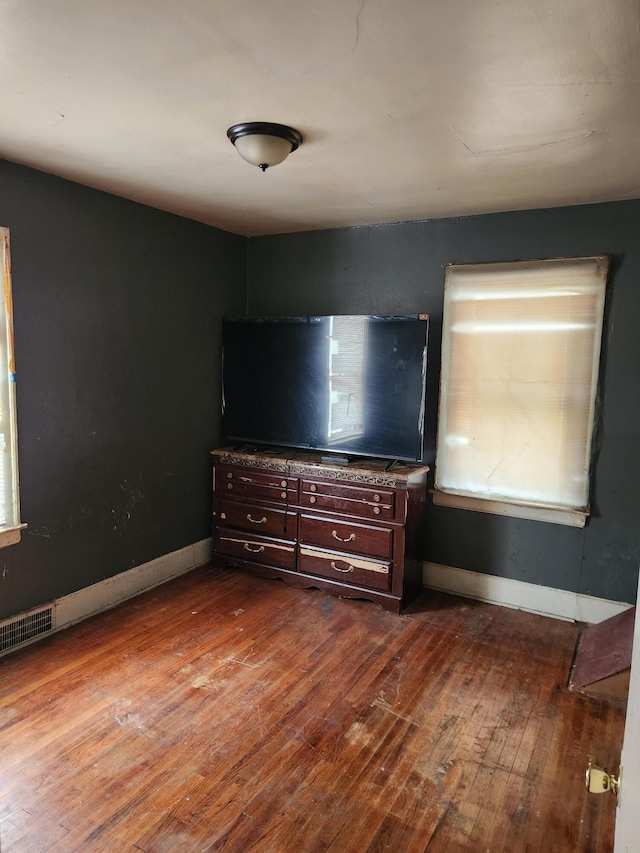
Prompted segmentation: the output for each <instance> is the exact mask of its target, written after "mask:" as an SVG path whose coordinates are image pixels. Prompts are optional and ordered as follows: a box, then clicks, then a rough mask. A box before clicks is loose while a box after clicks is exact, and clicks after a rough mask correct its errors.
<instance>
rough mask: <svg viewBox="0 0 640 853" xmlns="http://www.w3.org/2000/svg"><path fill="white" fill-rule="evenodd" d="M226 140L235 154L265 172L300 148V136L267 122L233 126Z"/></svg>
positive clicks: (291, 129) (283, 127)
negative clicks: (232, 146) (232, 145)
mask: <svg viewBox="0 0 640 853" xmlns="http://www.w3.org/2000/svg"><path fill="white" fill-rule="evenodd" d="M227 136H228V137H229V139H230V140H231V141H232V142H233V144H234V145H235V147H236V148H237V150H238V154H239V155H240V156H241V157H242V158H243V159H245V160H246V161H247V163H251V164H252V165H253V166H259V167H260V168H261V169H262V171H263V172H264V171H265V170H266V169H268V168H269V166H277V165H278V163H282V161H283V160H286V158H287V157H288V156H289V154H291V152H292V151H295V150H296V148H298V146H299V145H302V134H301V133H299V132H298V131H297V130H294V129H293V128H292V127H287V126H286V124H273V123H272V122H270V121H248V122H245V123H244V124H234V125H233V126H232V127H230V128H229V130H228V131H227Z"/></svg>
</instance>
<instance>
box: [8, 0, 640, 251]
mask: <svg viewBox="0 0 640 853" xmlns="http://www.w3.org/2000/svg"><path fill="white" fill-rule="evenodd" d="M0 73H1V78H0V79H1V81H2V82H1V86H2V89H1V96H0V157H3V158H5V159H7V160H13V161H16V162H18V163H24V164H27V165H29V166H34V167H35V168H38V169H42V170H44V171H46V172H51V173H53V174H56V175H60V176H63V177H66V178H70V179H72V180H74V181H79V182H80V183H83V184H87V185H89V186H92V187H98V188H100V189H103V190H107V191H109V192H112V193H116V194H117V195H121V196H125V197H127V198H131V199H134V200H136V201H141V202H144V203H146V204H150V205H153V206H155V207H159V208H162V209H164V210H169V211H173V212H175V213H179V214H182V215H184V216H187V217H190V218H192V219H196V220H200V221H202V222H206V223H209V224H211V225H215V226H218V227H220V228H224V229H226V230H228V231H233V232H236V233H239V234H245V235H256V234H270V233H277V232H287V231H301V230H309V229H318V228H327V227H334V226H345V225H360V224H365V223H379V222H394V221H402V220H413V219H429V218H433V217H442V216H457V215H465V214H473V213H483V212H488V211H500V210H513V209H523V208H532V207H549V206H555V205H568V204H578V203H583V202H594V201H595V202H597V201H605V200H613V199H623V198H637V197H640V157H639V156H638V138H639V134H640V4H639V3H638V2H637V0H315V2H311V0H48V2H47V0H0ZM241 121H274V122H280V123H283V124H289V125H292V126H293V127H295V128H297V129H298V130H299V131H301V133H302V134H303V136H304V143H303V144H302V146H301V147H300V149H299V150H298V151H296V152H294V153H293V154H291V156H290V157H289V159H288V160H286V161H285V162H284V163H283V164H281V165H280V166H276V167H274V168H272V169H269V170H268V171H267V172H266V173H264V174H263V173H262V172H261V171H260V170H259V169H257V168H255V167H253V166H249V165H248V164H247V163H245V162H244V160H242V159H241V158H240V156H239V155H238V153H237V152H236V151H235V150H234V149H233V146H232V145H231V143H230V142H229V141H228V139H227V137H226V130H227V127H229V126H230V125H232V124H235V123H237V122H241ZM1 191H2V188H1V187H0V192H1Z"/></svg>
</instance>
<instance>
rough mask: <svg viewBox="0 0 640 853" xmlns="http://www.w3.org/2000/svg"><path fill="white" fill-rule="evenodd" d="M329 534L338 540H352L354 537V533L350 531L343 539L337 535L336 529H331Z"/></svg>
mask: <svg viewBox="0 0 640 853" xmlns="http://www.w3.org/2000/svg"><path fill="white" fill-rule="evenodd" d="M331 535H332V536H333V538H334V539H337V540H338V542H353V541H354V539H355V538H356V534H355V533H350V534H349V535H348V536H347V538H346V539H343V538H342V537H341V536H338V531H337V530H332V531H331Z"/></svg>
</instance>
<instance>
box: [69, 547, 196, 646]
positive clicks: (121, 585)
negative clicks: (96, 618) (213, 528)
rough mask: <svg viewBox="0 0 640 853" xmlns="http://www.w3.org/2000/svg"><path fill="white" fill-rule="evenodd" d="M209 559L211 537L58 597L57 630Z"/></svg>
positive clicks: (106, 608)
mask: <svg viewBox="0 0 640 853" xmlns="http://www.w3.org/2000/svg"><path fill="white" fill-rule="evenodd" d="M210 559H211V539H210V538H209V539H202V540H201V541H200V542H195V543H194V544H193V545H187V547H186V548H181V549H180V550H179V551H172V552H171V553H170V554H165V555H164V556H162V557H158V558H157V559H155V560H151V562H149V563H143V564H142V565H140V566H136V567H135V568H133V569H129V571H127V572H122V573H121V574H119V575H114V576H113V577H111V578H106V579H105V580H103V581H100V582H99V583H94V584H92V585H91V586H87V587H85V588H84V589H80V590H78V592H72V593H71V594H70V595H65V596H63V597H62V598H58V599H57V600H56V601H54V602H53V606H54V614H55V617H54V630H56V631H59V630H61V629H62V628H67V627H68V626H69V625H73V624H74V623H75V622H80V621H81V620H82V619H86V618H87V617H88V616H93V615H94V614H96V613H100V612H101V611H103V610H109V609H110V608H111V607H115V606H116V604H120V603H121V602H122V601H126V600H127V599H128V598H133V596H134V595H139V594H140V593H141V592H145V591H146V590H148V589H152V588H153V587H154V586H159V585H160V584H162V583H164V582H165V581H168V580H171V578H175V577H178V575H182V574H184V573H185V572H188V571H190V570H191V569H195V568H196V566H202V565H204V563H207V562H208V561H209V560H210Z"/></svg>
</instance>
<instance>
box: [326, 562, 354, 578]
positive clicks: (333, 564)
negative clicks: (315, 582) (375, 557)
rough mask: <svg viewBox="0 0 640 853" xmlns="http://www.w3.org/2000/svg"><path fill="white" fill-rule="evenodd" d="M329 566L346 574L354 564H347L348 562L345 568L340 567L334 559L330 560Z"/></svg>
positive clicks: (351, 569) (352, 569)
mask: <svg viewBox="0 0 640 853" xmlns="http://www.w3.org/2000/svg"><path fill="white" fill-rule="evenodd" d="M331 568H332V569H335V570H336V572H342V573H343V574H345V575H346V574H348V573H349V572H352V571H354V566H351V565H349V563H347V568H346V569H341V568H339V566H338V564H337V563H336V561H335V560H331Z"/></svg>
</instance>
